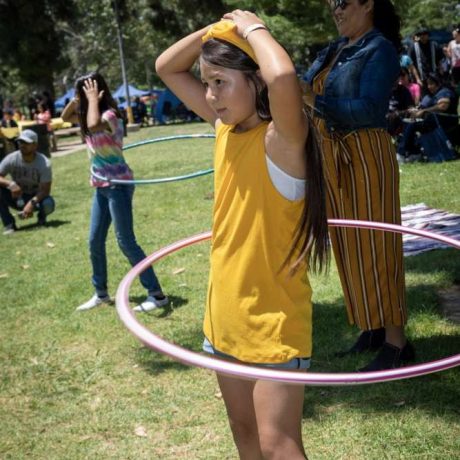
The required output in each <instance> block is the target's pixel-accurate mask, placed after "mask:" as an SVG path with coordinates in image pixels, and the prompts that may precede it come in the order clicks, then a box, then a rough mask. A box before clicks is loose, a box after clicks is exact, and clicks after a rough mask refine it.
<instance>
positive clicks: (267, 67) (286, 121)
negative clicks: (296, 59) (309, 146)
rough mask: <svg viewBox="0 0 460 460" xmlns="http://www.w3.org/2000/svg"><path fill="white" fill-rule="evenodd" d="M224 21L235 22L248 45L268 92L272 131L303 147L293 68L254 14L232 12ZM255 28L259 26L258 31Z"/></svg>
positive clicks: (304, 130)
mask: <svg viewBox="0 0 460 460" xmlns="http://www.w3.org/2000/svg"><path fill="white" fill-rule="evenodd" d="M224 18H226V19H231V20H232V21H234V22H235V24H236V26H237V28H238V33H239V34H240V35H241V36H242V37H243V38H245V39H246V40H247V41H248V43H249V44H250V45H251V47H252V49H253V50H254V53H255V55H256V58H257V62H258V64H259V67H260V72H261V75H262V78H263V80H264V81H265V83H266V85H267V88H268V97H269V101H270V112H271V115H272V118H273V123H274V126H275V131H276V133H277V134H279V135H281V136H282V137H283V138H284V139H285V140H286V141H287V142H289V143H291V144H299V145H300V144H301V145H303V144H304V143H305V139H306V136H307V133H308V128H307V122H306V119H305V116H304V114H303V103H302V94H301V90H300V85H299V81H298V78H297V75H296V71H295V67H294V64H293V62H292V60H291V58H290V57H289V55H288V53H287V52H286V51H285V50H284V48H283V47H282V46H281V45H280V44H279V43H278V42H277V41H276V40H275V39H274V38H273V37H272V35H271V34H270V32H269V31H268V30H267V29H266V28H262V27H263V26H264V23H263V21H261V20H260V19H259V18H258V17H257V16H256V15H255V14H253V13H251V12H248V11H241V10H235V11H233V12H232V13H227V14H225V15H224ZM256 25H260V26H261V27H260V28H258V27H256Z"/></svg>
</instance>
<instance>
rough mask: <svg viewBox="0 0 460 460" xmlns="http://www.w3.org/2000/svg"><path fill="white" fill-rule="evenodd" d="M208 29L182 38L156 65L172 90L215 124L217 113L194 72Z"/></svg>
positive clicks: (194, 110) (191, 108)
mask: <svg viewBox="0 0 460 460" xmlns="http://www.w3.org/2000/svg"><path fill="white" fill-rule="evenodd" d="M208 29H209V26H208V27H205V28H203V29H201V30H198V31H196V32H193V33H192V34H190V35H187V36H186V37H184V38H182V39H181V40H179V41H178V42H176V43H174V45H172V46H170V47H169V48H168V49H167V50H166V51H164V52H163V53H162V54H161V55H160V56H159V57H158V59H157V60H156V62H155V69H156V71H157V73H158V75H159V76H160V78H161V79H162V80H163V81H164V83H165V84H166V85H167V86H168V88H169V89H170V90H171V91H172V92H173V93H174V94H175V95H176V96H177V97H178V98H179V99H180V100H181V101H182V102H183V103H184V104H185V105H186V106H187V107H188V108H189V109H190V110H193V112H195V113H196V114H197V115H198V116H200V117H201V118H203V119H204V120H206V121H207V122H209V123H211V124H212V125H213V126H214V125H215V122H216V120H217V114H216V113H215V112H214V110H212V109H211V107H210V106H209V105H208V104H207V102H206V97H205V95H206V91H205V87H204V85H203V84H202V82H201V80H199V79H198V78H197V77H196V76H195V75H193V73H192V71H191V69H192V67H193V64H194V63H195V62H196V60H197V59H198V57H199V56H200V54H201V45H202V40H201V37H202V36H203V35H204V34H205V33H206V31H207V30H208Z"/></svg>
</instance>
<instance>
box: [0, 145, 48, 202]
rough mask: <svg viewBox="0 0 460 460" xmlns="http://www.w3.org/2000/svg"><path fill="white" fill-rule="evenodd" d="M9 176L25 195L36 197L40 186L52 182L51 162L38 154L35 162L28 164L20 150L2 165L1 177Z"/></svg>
mask: <svg viewBox="0 0 460 460" xmlns="http://www.w3.org/2000/svg"><path fill="white" fill-rule="evenodd" d="M7 174H9V175H10V176H11V178H12V179H13V180H14V181H15V182H16V183H17V184H18V185H19V186H20V187H21V189H22V191H23V193H26V194H29V195H34V194H35V193H37V191H38V187H39V185H40V184H43V183H47V182H51V179H52V174H51V161H50V160H49V159H48V158H46V157H45V155H43V154H42V153H39V152H37V154H36V155H35V159H34V161H32V162H31V163H26V162H25V161H24V160H23V158H22V155H21V152H20V150H16V152H13V153H10V154H9V155H7V156H6V157H5V158H3V160H2V162H1V163H0V176H6V175H7Z"/></svg>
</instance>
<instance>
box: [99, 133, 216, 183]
mask: <svg viewBox="0 0 460 460" xmlns="http://www.w3.org/2000/svg"><path fill="white" fill-rule="evenodd" d="M202 138H207V139H214V138H215V136H214V134H180V135H177V136H167V137H156V138H154V139H147V140H145V141H140V142H135V143H133V144H128V145H126V146H125V147H123V150H129V149H132V148H134V147H139V146H142V145H147V144H155V143H157V142H165V141H173V140H178V139H202ZM212 172H214V169H212V168H209V169H203V170H201V171H195V172H193V173H190V174H184V175H182V176H173V177H162V178H158V179H133V180H122V179H108V178H107V177H104V176H101V175H100V174H98V173H96V172H95V171H94V169H93V168H91V175H92V176H93V177H95V178H96V179H98V180H101V181H104V182H109V183H111V184H133V185H146V184H164V183H165V182H177V181H181V180H187V179H193V178H195V177H200V176H205V175H206V174H211V173H212Z"/></svg>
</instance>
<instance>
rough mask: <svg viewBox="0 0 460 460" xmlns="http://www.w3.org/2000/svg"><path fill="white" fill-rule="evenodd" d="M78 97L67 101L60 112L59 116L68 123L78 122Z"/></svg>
mask: <svg viewBox="0 0 460 460" xmlns="http://www.w3.org/2000/svg"><path fill="white" fill-rule="evenodd" d="M77 110H78V99H76V98H73V99H71V100H70V102H68V104H67V105H66V106H65V107H64V110H63V111H62V113H61V118H62V119H63V120H64V121H68V122H70V123H79V121H80V120H79V119H78V114H77Z"/></svg>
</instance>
